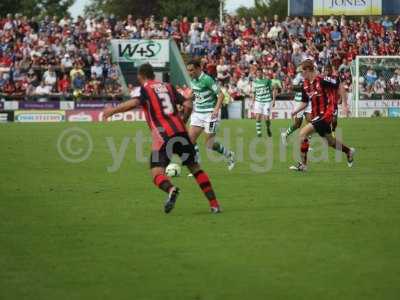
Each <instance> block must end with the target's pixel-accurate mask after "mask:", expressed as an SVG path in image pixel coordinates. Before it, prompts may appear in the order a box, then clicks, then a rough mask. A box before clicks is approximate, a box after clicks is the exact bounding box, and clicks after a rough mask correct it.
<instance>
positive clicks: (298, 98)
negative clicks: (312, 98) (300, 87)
mask: <svg viewBox="0 0 400 300" xmlns="http://www.w3.org/2000/svg"><path fill="white" fill-rule="evenodd" d="M302 100H303V93H302V92H297V93H296V94H294V101H296V102H302Z"/></svg>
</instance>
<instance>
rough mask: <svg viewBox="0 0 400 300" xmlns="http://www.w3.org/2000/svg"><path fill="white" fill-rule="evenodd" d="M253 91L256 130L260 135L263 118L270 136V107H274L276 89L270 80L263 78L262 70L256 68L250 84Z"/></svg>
mask: <svg viewBox="0 0 400 300" xmlns="http://www.w3.org/2000/svg"><path fill="white" fill-rule="evenodd" d="M252 91H253V104H252V106H253V112H254V113H255V114H256V132H257V136H258V137H261V121H262V120H263V119H264V120H265V124H266V125H267V134H268V136H269V137H271V136H272V132H271V120H270V114H271V107H275V98H276V89H274V88H272V81H271V80H270V79H268V78H264V76H263V71H262V69H261V68H258V69H257V71H256V79H255V80H254V81H253V84H252Z"/></svg>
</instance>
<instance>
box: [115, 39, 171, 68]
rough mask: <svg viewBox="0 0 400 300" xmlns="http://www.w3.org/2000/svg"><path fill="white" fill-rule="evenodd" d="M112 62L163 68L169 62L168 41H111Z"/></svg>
mask: <svg viewBox="0 0 400 300" xmlns="http://www.w3.org/2000/svg"><path fill="white" fill-rule="evenodd" d="M111 45H112V48H113V56H114V60H116V61H117V62H132V63H135V64H141V63H145V62H149V63H151V64H152V65H154V66H164V65H165V64H166V63H168V62H169V41H168V40H112V41H111Z"/></svg>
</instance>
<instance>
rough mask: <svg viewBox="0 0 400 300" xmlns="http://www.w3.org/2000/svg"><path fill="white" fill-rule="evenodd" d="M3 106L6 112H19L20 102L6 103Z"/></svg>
mask: <svg viewBox="0 0 400 300" xmlns="http://www.w3.org/2000/svg"><path fill="white" fill-rule="evenodd" d="M3 104H4V110H17V109H18V107H19V102H18V101H5V102H4V103H3Z"/></svg>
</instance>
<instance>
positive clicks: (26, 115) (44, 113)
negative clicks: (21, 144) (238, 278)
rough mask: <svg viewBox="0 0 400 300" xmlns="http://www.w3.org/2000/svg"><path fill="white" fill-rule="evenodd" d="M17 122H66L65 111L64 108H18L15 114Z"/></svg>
mask: <svg viewBox="0 0 400 300" xmlns="http://www.w3.org/2000/svg"><path fill="white" fill-rule="evenodd" d="M14 121H15V122H23V123H29V122H33V123H36V122H38V123H42V122H52V123H53V122H64V121H65V111H63V110H17V111H15V114H14Z"/></svg>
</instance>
